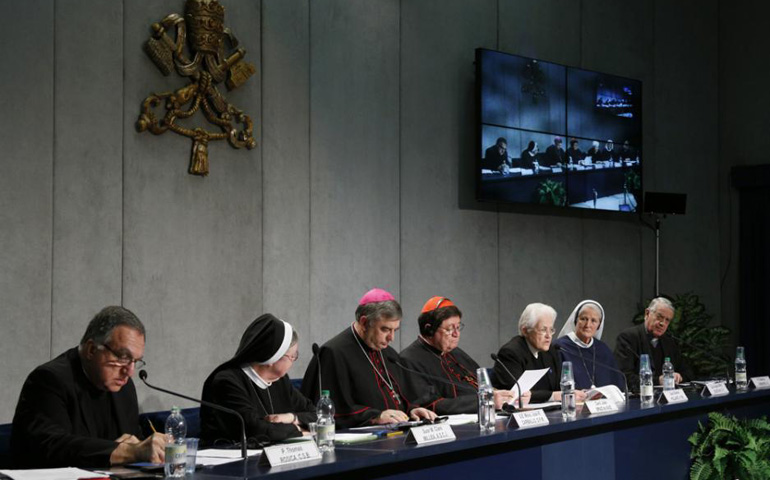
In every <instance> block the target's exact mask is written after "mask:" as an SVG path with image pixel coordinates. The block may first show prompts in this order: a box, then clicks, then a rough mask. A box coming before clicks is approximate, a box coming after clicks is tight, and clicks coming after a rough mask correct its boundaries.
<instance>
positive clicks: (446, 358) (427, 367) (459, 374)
mask: <svg viewBox="0 0 770 480" xmlns="http://www.w3.org/2000/svg"><path fill="white" fill-rule="evenodd" d="M401 359H402V360H403V362H404V365H406V366H407V367H409V368H411V369H414V370H417V371H418V372H422V373H425V374H427V375H431V376H433V377H438V378H441V379H444V380H445V381H444V382H442V381H440V380H437V379H432V378H427V377H423V381H424V382H426V384H427V385H429V387H432V388H433V390H434V392H436V396H438V398H437V399H435V400H433V402H431V403H430V404H428V405H426V407H427V408H430V409H431V410H433V411H435V412H436V413H438V414H439V415H446V414H454V413H476V411H477V409H478V393H477V392H478V388H479V383H478V379H477V378H476V369H477V368H479V364H478V363H476V362H475V361H474V360H473V359H472V358H471V357H470V356H469V355H468V354H467V353H465V352H464V351H463V350H462V349H461V348H455V349H454V350H452V351H451V352H449V353H446V354H443V355H442V354H441V352H440V351H439V350H437V349H436V348H434V347H433V346H432V345H430V344H428V343H427V342H425V340H423V339H421V338H418V339H417V340H415V341H414V342H412V344H411V345H409V346H408V347H406V348H405V349H403V350H401Z"/></svg>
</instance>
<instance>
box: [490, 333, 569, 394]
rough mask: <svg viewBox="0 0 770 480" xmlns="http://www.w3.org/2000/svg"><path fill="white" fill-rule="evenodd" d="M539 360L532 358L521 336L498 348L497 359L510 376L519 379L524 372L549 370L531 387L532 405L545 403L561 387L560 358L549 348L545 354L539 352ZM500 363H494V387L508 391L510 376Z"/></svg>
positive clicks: (511, 382)
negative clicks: (509, 372)
mask: <svg viewBox="0 0 770 480" xmlns="http://www.w3.org/2000/svg"><path fill="white" fill-rule="evenodd" d="M538 357H539V359H535V357H534V356H532V352H530V351H529V347H528V346H527V340H526V339H525V338H524V337H522V336H521V335H517V336H515V337H513V338H512V339H511V341H510V342H508V343H506V344H505V345H503V346H502V347H500V351H499V352H498V353H497V358H498V359H499V360H500V362H502V363H503V364H504V365H505V366H506V367H508V370H510V371H511V373H512V374H514V375H516V378H519V377H520V376H521V374H522V373H524V371H525V370H537V369H540V368H550V371H549V372H548V373H546V374H545V375H543V378H541V379H540V381H538V382H537V383H536V384H535V386H533V387H532V398H531V399H530V401H531V402H532V403H542V402H547V401H548V399H549V398H551V394H552V393H553V392H555V391H559V390H560V389H561V386H560V385H559V381H560V379H561V356H559V353H558V352H557V351H556V350H554V349H553V348H551V349H550V350H548V351H547V352H540V353H539V354H538ZM500 362H495V375H494V387H495V388H504V389H509V388H511V385H513V380H512V379H511V376H510V375H508V372H506V371H505V370H504V369H503V367H501V366H500Z"/></svg>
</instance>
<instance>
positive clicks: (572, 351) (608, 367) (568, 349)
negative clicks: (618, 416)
mask: <svg viewBox="0 0 770 480" xmlns="http://www.w3.org/2000/svg"><path fill="white" fill-rule="evenodd" d="M552 347H553V348H554V349H555V350H556V351H557V352H558V351H561V350H564V351H567V352H571V353H573V354H574V353H577V354H578V355H580V351H579V350H572V349H571V348H564V347H563V346H561V345H552ZM575 348H576V349H577V348H580V347H577V346H575ZM633 353H634V355H636V352H633ZM637 356H638V355H637ZM593 362H594V363H595V364H596V365H599V366H600V367H604V368H607V369H609V370H612V371H613V372H618V373H619V374H621V375H623V384H624V386H625V387H626V403H628V399H629V398H630V397H629V394H628V378H626V374H625V373H623V371H622V370H620V369H618V368H615V367H613V366H612V365H607V364H606V363H602V362H597V361H596V360H593Z"/></svg>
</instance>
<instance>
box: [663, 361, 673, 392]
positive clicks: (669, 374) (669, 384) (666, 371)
mask: <svg viewBox="0 0 770 480" xmlns="http://www.w3.org/2000/svg"><path fill="white" fill-rule="evenodd" d="M675 388H676V383H675V382H674V364H673V363H671V358H670V357H666V361H665V362H663V390H674V389H675Z"/></svg>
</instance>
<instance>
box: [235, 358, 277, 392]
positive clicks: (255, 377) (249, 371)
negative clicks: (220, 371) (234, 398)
mask: <svg viewBox="0 0 770 480" xmlns="http://www.w3.org/2000/svg"><path fill="white" fill-rule="evenodd" d="M241 370H243V373H245V374H246V376H247V377H249V379H250V380H251V381H252V382H253V383H254V385H256V386H258V387H259V388H261V389H262V390H267V388H268V387H269V386H270V385H272V384H273V382H268V381H267V380H265V379H264V378H262V377H260V376H259V374H258V373H257V372H256V370H254V369H253V368H252V367H251V365H248V364H246V365H244V366H242V367H241Z"/></svg>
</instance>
